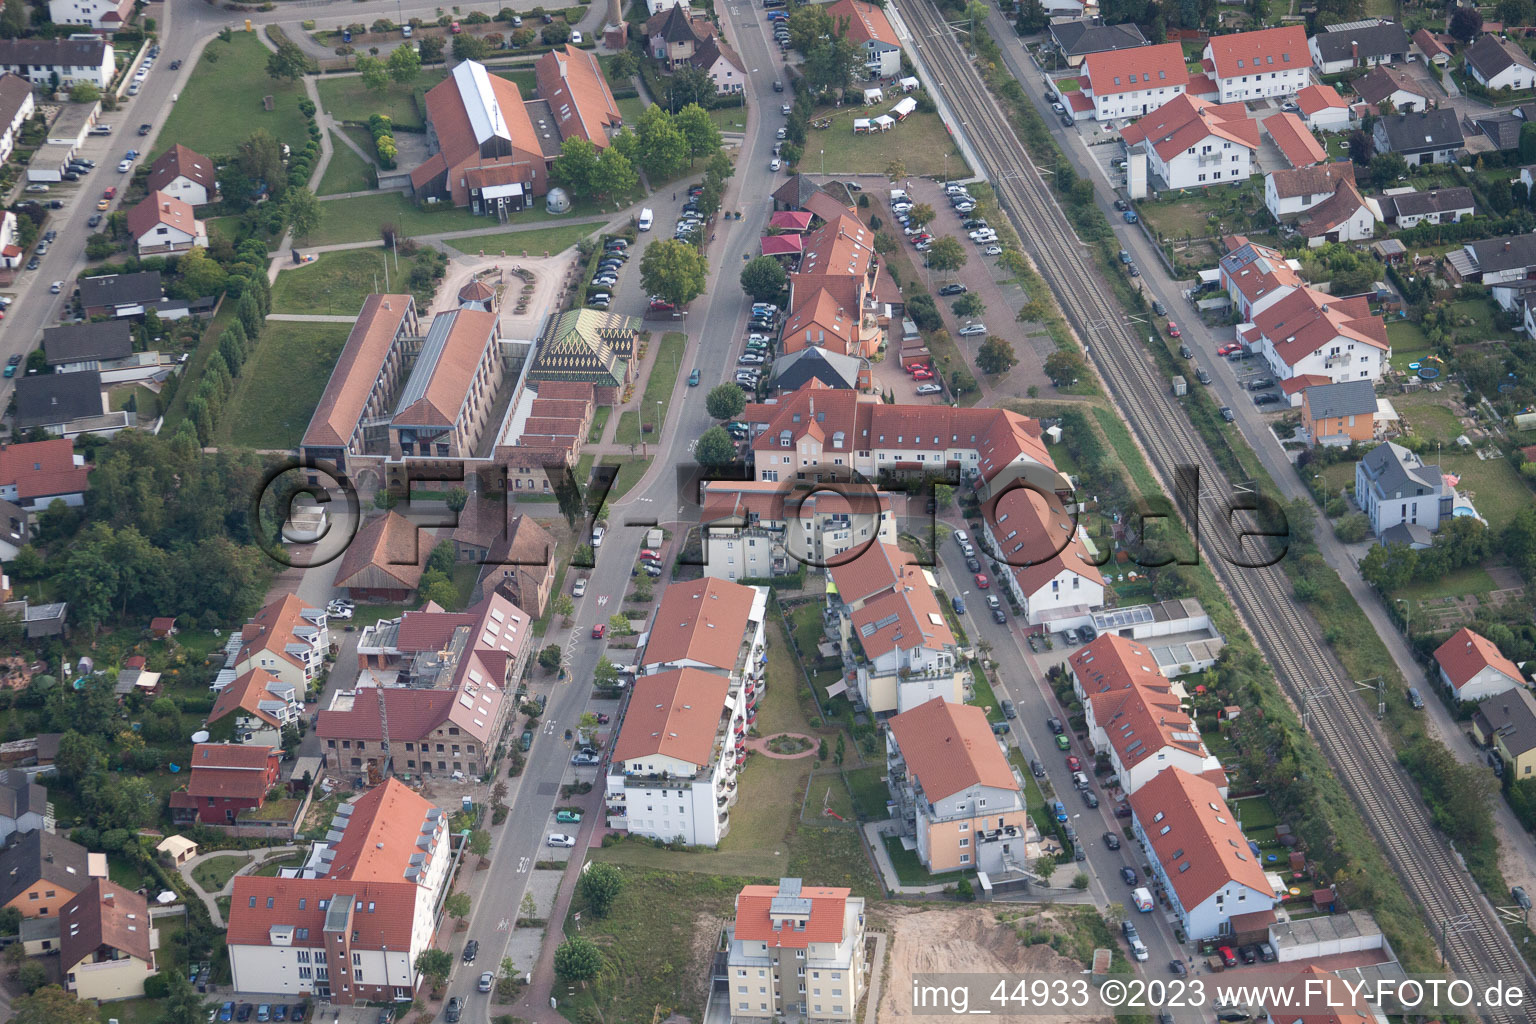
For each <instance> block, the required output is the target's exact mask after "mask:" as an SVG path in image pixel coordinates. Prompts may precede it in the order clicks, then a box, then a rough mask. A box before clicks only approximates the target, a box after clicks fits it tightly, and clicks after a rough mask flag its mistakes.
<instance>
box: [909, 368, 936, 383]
mask: <svg viewBox="0 0 1536 1024" xmlns="http://www.w3.org/2000/svg"><path fill="white" fill-rule="evenodd" d="M912 379H913V380H933V371H932V370H929V369H926V368H924V367H918V368H917V369H916V370H913V371H912Z"/></svg>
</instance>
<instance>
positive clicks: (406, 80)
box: [385, 46, 421, 85]
mask: <svg viewBox="0 0 1536 1024" xmlns="http://www.w3.org/2000/svg"><path fill="white" fill-rule="evenodd" d="M385 63H386V64H387V65H388V67H389V77H390V78H392V79H394V80H395V81H396V82H398V83H400V84H401V85H409V84H410V83H411V82H413V81H415V80H416V76H417V75H419V74H421V55H420V54H418V53H417V52H416V48H415V47H412V46H397V47H395V48H394V49H393V50H392V51H390V54H389V60H388V61H386V62H385Z"/></svg>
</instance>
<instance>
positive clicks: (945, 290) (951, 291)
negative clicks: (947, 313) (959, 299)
mask: <svg viewBox="0 0 1536 1024" xmlns="http://www.w3.org/2000/svg"><path fill="white" fill-rule="evenodd" d="M968 291H970V289H969V288H967V287H966V286H965V285H963V284H947V285H945V286H944V287H942V288H940V289H939V294H940V295H964V294H965V293H966V292H968Z"/></svg>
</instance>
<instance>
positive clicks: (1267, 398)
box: [1253, 391, 1280, 405]
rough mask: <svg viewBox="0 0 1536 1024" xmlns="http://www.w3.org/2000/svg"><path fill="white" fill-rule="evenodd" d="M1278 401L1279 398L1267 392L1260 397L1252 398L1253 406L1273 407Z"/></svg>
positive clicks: (1271, 392)
mask: <svg viewBox="0 0 1536 1024" xmlns="http://www.w3.org/2000/svg"><path fill="white" fill-rule="evenodd" d="M1278 401H1280V396H1279V395H1277V394H1275V393H1274V392H1273V391H1267V392H1265V393H1264V394H1262V395H1254V396H1253V404H1254V405H1274V404H1275V403H1276V402H1278Z"/></svg>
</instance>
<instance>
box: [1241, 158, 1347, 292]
mask: <svg viewBox="0 0 1536 1024" xmlns="http://www.w3.org/2000/svg"><path fill="white" fill-rule="evenodd" d="M1269 178H1270V183H1271V185H1272V186H1273V187H1274V190H1275V195H1276V196H1277V197H1279V198H1280V199H1295V198H1296V197H1298V196H1315V195H1320V194H1328V193H1332V192H1336V191H1338V188H1339V183H1340V182H1344V181H1348V182H1353V181H1354V180H1355V165H1354V164H1352V163H1350V162H1349V161H1347V160H1339V161H1335V162H1334V163H1331V164H1317V165H1315V166H1312V167H1295V168H1290V169H1284V168H1282V169H1280V170H1276V171H1270V172H1269ZM1249 244H1250V245H1251V244H1253V243H1249ZM1256 248H1257V249H1258V250H1259V251H1262V252H1264V253H1265V255H1268V254H1269V253H1275V254H1274V257H1273V259H1274V260H1275V261H1276V262H1278V263H1280V264H1281V265H1283V266H1285V268H1286V269H1287V270H1290V265H1289V264H1287V263H1285V257H1284V256H1282V255H1280V254H1279V253H1276V252H1275V251H1274V250H1273V249H1265V248H1264V247H1263V246H1258V247H1256ZM1291 276H1292V277H1295V276H1296V275H1295V273H1294V272H1292V273H1291ZM1288 283H1290V284H1300V283H1301V279H1300V278H1299V277H1297V278H1296V280H1294V281H1291V282H1288Z"/></svg>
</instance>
